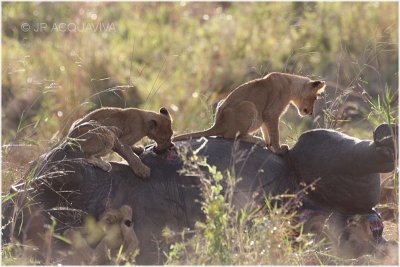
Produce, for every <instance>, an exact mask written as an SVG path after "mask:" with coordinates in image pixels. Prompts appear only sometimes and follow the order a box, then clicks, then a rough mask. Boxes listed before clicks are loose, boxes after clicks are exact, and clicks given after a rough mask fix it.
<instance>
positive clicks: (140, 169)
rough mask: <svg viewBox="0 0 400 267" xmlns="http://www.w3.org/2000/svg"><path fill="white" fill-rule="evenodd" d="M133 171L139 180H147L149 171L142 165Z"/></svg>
mask: <svg viewBox="0 0 400 267" xmlns="http://www.w3.org/2000/svg"><path fill="white" fill-rule="evenodd" d="M133 171H134V172H135V174H136V175H137V176H139V177H141V178H149V177H150V173H151V169H150V168H149V167H147V166H146V165H144V164H143V165H139V166H137V167H136V168H135V169H134V170H133Z"/></svg>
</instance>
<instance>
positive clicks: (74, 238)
mask: <svg viewBox="0 0 400 267" xmlns="http://www.w3.org/2000/svg"><path fill="white" fill-rule="evenodd" d="M64 236H65V237H66V238H68V239H69V240H70V241H71V250H70V251H69V254H68V256H67V257H65V258H64V263H68V264H75V265H76V264H106V263H108V262H109V261H110V257H111V258H112V257H115V256H116V255H117V254H118V253H119V250H120V249H121V247H122V251H123V255H124V256H125V258H130V257H131V256H133V255H134V253H135V252H136V250H137V249H138V248H139V241H138V238H137V236H136V234H135V232H134V230H133V222H132V209H131V207H129V206H127V205H123V206H122V207H121V208H119V209H109V210H107V211H106V212H104V213H103V215H102V216H100V220H99V222H98V223H97V224H96V226H95V229H93V228H92V229H90V228H88V229H86V228H83V229H82V230H77V229H72V228H71V229H68V230H66V231H65V232H64ZM99 236H100V239H99ZM96 241H97V242H96ZM92 243H97V245H96V246H95V248H94V249H93V248H92V247H91V246H90V245H92Z"/></svg>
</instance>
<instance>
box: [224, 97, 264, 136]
mask: <svg viewBox="0 0 400 267" xmlns="http://www.w3.org/2000/svg"><path fill="white" fill-rule="evenodd" d="M224 111H225V114H224V115H225V117H224V118H225V123H224V124H225V129H226V133H225V134H224V137H225V138H235V137H236V136H237V134H239V137H240V138H242V139H243V138H244V140H247V141H249V142H252V143H258V142H259V140H257V141H256V139H254V138H252V137H247V135H249V133H251V132H254V131H256V130H257V129H258V128H260V126H261V123H260V122H259V120H258V112H257V108H256V106H255V105H254V104H253V103H252V102H250V101H242V102H241V103H240V104H239V105H237V107H235V108H230V109H225V110H224ZM228 119H229V120H228ZM228 123H229V124H228Z"/></svg>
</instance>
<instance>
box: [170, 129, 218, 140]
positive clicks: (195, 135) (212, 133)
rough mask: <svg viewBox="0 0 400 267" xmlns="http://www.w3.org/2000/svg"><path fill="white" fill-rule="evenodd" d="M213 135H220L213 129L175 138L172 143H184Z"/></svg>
mask: <svg viewBox="0 0 400 267" xmlns="http://www.w3.org/2000/svg"><path fill="white" fill-rule="evenodd" d="M213 135H218V132H217V131H216V129H215V127H211V128H210V129H208V130H204V131H199V132H194V133H188V134H182V135H177V136H175V137H174V138H172V141H182V140H187V139H190V138H198V137H208V136H213Z"/></svg>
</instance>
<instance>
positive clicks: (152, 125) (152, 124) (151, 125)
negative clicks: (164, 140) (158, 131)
mask: <svg viewBox="0 0 400 267" xmlns="http://www.w3.org/2000/svg"><path fill="white" fill-rule="evenodd" d="M148 125H149V129H150V130H154V129H155V128H157V121H156V120H149V122H148Z"/></svg>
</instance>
